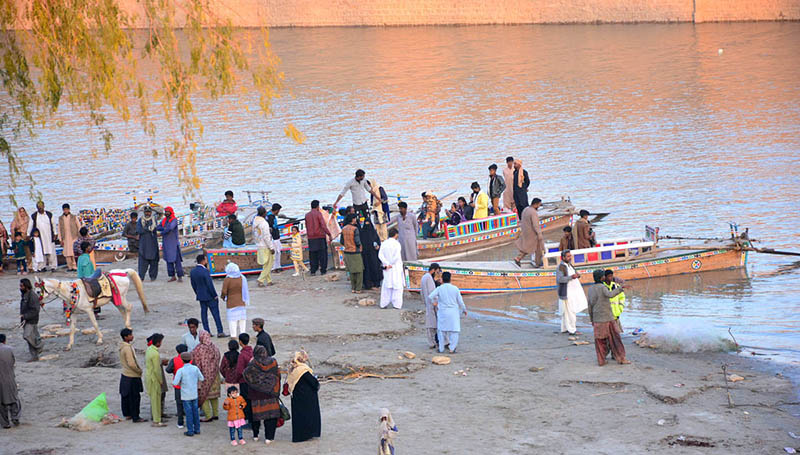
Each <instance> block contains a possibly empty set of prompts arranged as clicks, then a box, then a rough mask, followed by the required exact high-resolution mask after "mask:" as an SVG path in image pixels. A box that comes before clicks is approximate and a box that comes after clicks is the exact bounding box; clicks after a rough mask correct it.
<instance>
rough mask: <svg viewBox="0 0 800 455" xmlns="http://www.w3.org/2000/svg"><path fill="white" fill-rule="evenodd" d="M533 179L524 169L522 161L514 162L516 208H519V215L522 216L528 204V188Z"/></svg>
mask: <svg viewBox="0 0 800 455" xmlns="http://www.w3.org/2000/svg"><path fill="white" fill-rule="evenodd" d="M530 184H531V179H530V178H529V177H528V171H526V170H525V169H522V161H520V160H516V161H514V206H515V207H516V208H517V215H522V211H523V210H525V207H527V206H528V205H529V204H528V186H530Z"/></svg>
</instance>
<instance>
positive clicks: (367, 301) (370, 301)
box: [358, 297, 375, 306]
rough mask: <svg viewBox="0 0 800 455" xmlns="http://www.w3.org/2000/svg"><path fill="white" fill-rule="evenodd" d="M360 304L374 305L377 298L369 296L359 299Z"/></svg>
mask: <svg viewBox="0 0 800 455" xmlns="http://www.w3.org/2000/svg"><path fill="white" fill-rule="evenodd" d="M358 304H359V305H360V306H374V305H375V299H371V298H369V297H367V298H364V299H360V300H359V301H358Z"/></svg>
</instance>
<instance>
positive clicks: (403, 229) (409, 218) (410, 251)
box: [392, 202, 418, 262]
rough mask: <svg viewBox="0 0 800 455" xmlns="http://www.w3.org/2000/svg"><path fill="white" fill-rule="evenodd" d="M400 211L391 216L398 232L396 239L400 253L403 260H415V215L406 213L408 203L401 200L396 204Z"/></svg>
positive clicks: (416, 227)
mask: <svg viewBox="0 0 800 455" xmlns="http://www.w3.org/2000/svg"><path fill="white" fill-rule="evenodd" d="M397 208H398V209H399V210H400V213H399V214H397V215H395V216H394V217H393V218H392V221H394V222H396V223H397V231H398V233H399V234H400V235H399V238H398V241H399V242H400V245H401V247H402V249H401V251H400V253H401V255H402V257H403V262H405V261H416V260H417V229H418V226H417V217H416V215H414V214H413V213H408V204H406V203H405V202H401V203H399V204H397Z"/></svg>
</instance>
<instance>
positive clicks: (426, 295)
mask: <svg viewBox="0 0 800 455" xmlns="http://www.w3.org/2000/svg"><path fill="white" fill-rule="evenodd" d="M439 270H440V267H439V264H437V263H435V262H434V263H433V264H431V265H430V266H429V267H428V273H426V274H425V275H423V276H422V281H421V282H420V284H419V293H420V296H421V297H422V301H423V302H424V303H425V331H426V332H427V335H428V347H429V348H431V349H433V348H435V347H436V330H437V328H438V322H437V321H436V307H435V306H434V305H433V300H431V297H430V295H431V294H432V293H433V291H435V290H436V281H435V280H434V276H435V275H436V272H438V271H439Z"/></svg>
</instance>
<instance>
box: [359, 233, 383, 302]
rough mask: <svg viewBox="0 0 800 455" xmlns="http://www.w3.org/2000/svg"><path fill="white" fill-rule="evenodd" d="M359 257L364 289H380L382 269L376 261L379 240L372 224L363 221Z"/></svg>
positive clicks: (379, 244)
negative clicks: (362, 269) (362, 264)
mask: <svg viewBox="0 0 800 455" xmlns="http://www.w3.org/2000/svg"><path fill="white" fill-rule="evenodd" d="M360 236H361V257H362V259H363V262H364V289H372V288H379V287H381V281H383V269H382V268H381V262H380V261H379V260H378V249H379V248H380V246H381V239H380V236H379V235H378V232H377V231H376V230H375V227H374V226H373V225H372V222H371V221H370V220H369V219H366V220H364V225H363V226H361V231H360Z"/></svg>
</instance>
